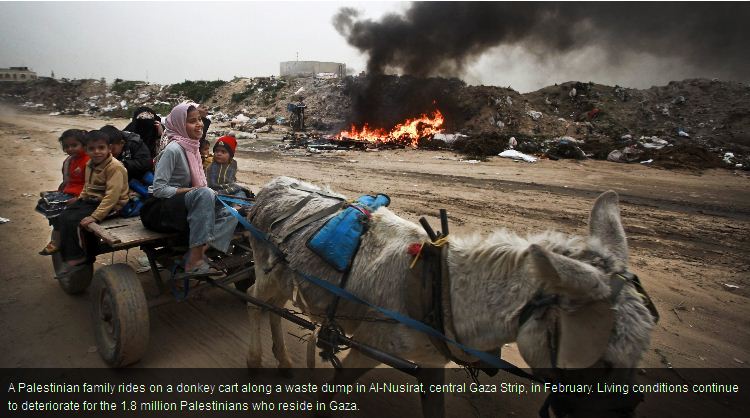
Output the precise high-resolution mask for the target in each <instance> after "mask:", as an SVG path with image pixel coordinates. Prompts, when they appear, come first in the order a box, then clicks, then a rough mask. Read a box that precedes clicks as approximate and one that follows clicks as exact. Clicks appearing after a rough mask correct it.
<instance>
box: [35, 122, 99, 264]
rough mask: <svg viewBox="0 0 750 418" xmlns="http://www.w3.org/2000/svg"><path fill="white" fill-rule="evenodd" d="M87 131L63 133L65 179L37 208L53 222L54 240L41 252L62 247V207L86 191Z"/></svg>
mask: <svg viewBox="0 0 750 418" xmlns="http://www.w3.org/2000/svg"><path fill="white" fill-rule="evenodd" d="M85 136H86V131H84V130H82V129H68V130H67V131H65V132H63V133H62V135H61V136H60V145H62V149H63V151H65V153H66V154H68V158H66V159H65V161H64V162H63V166H62V174H63V179H62V183H60V186H58V188H57V191H54V192H45V193H44V194H43V196H42V199H41V200H40V201H39V206H37V208H39V209H40V211H42V214H44V215H45V216H47V218H48V219H49V223H50V225H52V239H51V240H50V241H49V243H48V244H47V246H45V247H44V249H42V251H40V252H39V254H40V255H52V254H54V253H56V252H57V251H58V250H59V241H60V233H59V231H58V230H57V229H56V228H55V223H56V220H57V216H58V215H59V214H60V211H61V210H62V208H64V207H65V206H67V205H71V204H73V203H74V202H75V201H76V200H77V198H78V195H80V194H81V191H82V190H83V184H84V182H85V177H84V174H85V171H86V163H87V162H88V161H89V156H88V155H86V149H85V148H86V145H85V142H84V138H85Z"/></svg>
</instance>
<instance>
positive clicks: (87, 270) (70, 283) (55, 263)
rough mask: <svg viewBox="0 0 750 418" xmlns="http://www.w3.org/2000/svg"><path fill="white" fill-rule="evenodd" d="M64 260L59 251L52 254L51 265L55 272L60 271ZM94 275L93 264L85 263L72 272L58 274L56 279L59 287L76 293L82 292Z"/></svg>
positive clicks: (71, 293) (66, 291)
mask: <svg viewBox="0 0 750 418" xmlns="http://www.w3.org/2000/svg"><path fill="white" fill-rule="evenodd" d="M63 263H64V261H62V257H60V253H55V254H53V255H52V267H53V268H54V269H55V272H58V271H60V269H61V268H62V266H63ZM93 276H94V265H93V264H86V265H85V266H83V267H82V268H81V269H80V270H77V271H75V272H73V273H70V274H66V275H63V276H60V277H59V278H58V279H57V281H58V282H59V283H60V287H62V289H63V290H64V291H65V293H67V294H69V295H77V294H79V293H83V292H85V291H86V289H88V287H89V284H91V278H92V277H93Z"/></svg>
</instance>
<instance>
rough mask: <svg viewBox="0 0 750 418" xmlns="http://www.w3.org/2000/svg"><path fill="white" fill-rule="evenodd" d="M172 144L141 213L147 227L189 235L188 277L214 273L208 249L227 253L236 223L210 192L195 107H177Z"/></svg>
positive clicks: (169, 126)
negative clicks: (216, 202) (208, 258)
mask: <svg viewBox="0 0 750 418" xmlns="http://www.w3.org/2000/svg"><path fill="white" fill-rule="evenodd" d="M166 125H167V130H166V135H167V137H168V138H169V143H168V144H167V146H166V147H165V148H164V150H163V151H162V152H161V153H160V154H159V156H158V157H157V161H156V171H155V173H154V184H153V185H152V186H151V188H150V190H151V191H152V192H153V198H151V199H149V200H148V201H147V202H146V203H145V204H144V205H143V209H141V222H143V225H144V226H145V227H146V228H149V229H152V230H156V231H163V232H180V233H183V234H184V233H187V234H188V244H189V247H190V249H189V250H188V253H187V254H186V260H185V266H184V268H185V274H186V275H204V274H211V273H215V272H216V270H215V269H212V268H211V267H210V266H209V265H208V263H206V262H205V260H204V259H203V256H204V254H205V252H206V249H207V247H208V246H209V245H210V246H212V247H214V248H216V249H217V250H219V251H221V252H226V251H227V250H228V249H229V245H230V241H231V239H232V236H233V234H234V229H235V227H236V226H237V219H236V218H234V217H233V216H231V214H229V213H228V212H226V211H225V210H224V209H218V210H217V209H216V207H215V196H216V193H215V192H214V191H213V190H211V189H209V188H208V187H206V185H207V184H206V174H205V172H204V171H203V163H202V162H201V155H200V151H199V148H200V139H201V135H203V121H202V120H201V117H200V113H199V111H198V105H197V104H195V103H183V104H179V105H177V106H175V108H174V109H172V111H171V112H170V113H169V116H167V120H166Z"/></svg>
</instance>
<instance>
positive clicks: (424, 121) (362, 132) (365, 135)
mask: <svg viewBox="0 0 750 418" xmlns="http://www.w3.org/2000/svg"><path fill="white" fill-rule="evenodd" d="M444 121H445V118H444V117H443V114H442V113H440V111H439V110H435V112H434V113H433V114H432V117H430V116H427V115H426V114H424V113H423V114H422V115H421V116H419V117H417V118H414V119H407V120H405V121H404V122H403V123H400V124H398V125H396V126H395V127H394V128H393V129H391V130H390V131H386V130H385V129H382V128H375V129H373V128H370V126H369V125H368V124H366V123H365V125H364V126H363V127H362V129H359V130H357V128H356V127H355V126H354V125H352V127H351V128H350V129H349V130H348V131H341V133H339V134H338V136H337V139H339V140H341V139H344V138H346V139H353V140H357V141H367V142H370V143H373V144H381V143H388V142H395V143H400V144H404V145H409V146H411V147H413V148H416V147H417V144H418V143H419V140H420V139H421V138H425V137H428V136H430V135H434V134H436V133H440V132H442V131H443V130H442V129H441V128H442V126H443V122H444Z"/></svg>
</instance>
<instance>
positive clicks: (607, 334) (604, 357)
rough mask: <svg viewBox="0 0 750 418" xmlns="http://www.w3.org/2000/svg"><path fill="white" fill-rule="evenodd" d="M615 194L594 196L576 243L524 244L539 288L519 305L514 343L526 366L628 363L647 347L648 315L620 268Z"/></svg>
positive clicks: (621, 240)
mask: <svg viewBox="0 0 750 418" xmlns="http://www.w3.org/2000/svg"><path fill="white" fill-rule="evenodd" d="M617 201H618V198H617V194H616V193H615V192H613V191H609V192H605V193H603V194H602V195H601V196H599V198H598V199H597V200H596V202H595V203H594V207H593V209H592V210H591V217H590V219H589V236H588V238H587V239H585V240H584V241H583V242H584V243H583V245H580V246H575V247H574V248H561V246H559V245H558V246H554V245H549V246H546V245H539V244H532V245H531V246H530V247H529V248H528V253H527V259H526V262H527V263H528V264H527V266H528V268H529V271H530V272H531V274H533V275H535V276H536V280H535V281H536V282H537V283H540V289H539V291H538V293H537V295H536V296H535V298H534V299H532V301H531V302H530V303H529V304H527V305H526V306H525V307H524V309H523V310H522V313H521V317H520V319H519V323H520V326H519V332H518V338H517V342H518V348H519V351H520V352H521V355H522V356H523V358H524V360H525V361H526V362H527V363H528V364H529V365H530V366H531V367H532V368H534V369H541V368H555V367H557V368H563V369H581V368H588V367H601V366H612V367H622V368H630V367H634V366H635V365H636V363H637V362H638V360H639V359H640V357H641V355H642V354H643V352H644V351H645V350H646V349H647V348H648V344H649V334H650V331H651V328H653V326H654V321H655V318H654V317H653V316H652V314H651V312H650V311H649V309H648V308H647V304H648V302H647V296H645V295H644V294H642V293H641V292H640V291H639V288H640V285H639V284H636V282H637V278H635V277H634V276H633V275H631V274H630V273H629V272H628V271H627V267H628V245H627V240H626V238H625V231H624V230H623V227H622V223H621V221H620V209H619V207H618V203H617Z"/></svg>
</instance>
